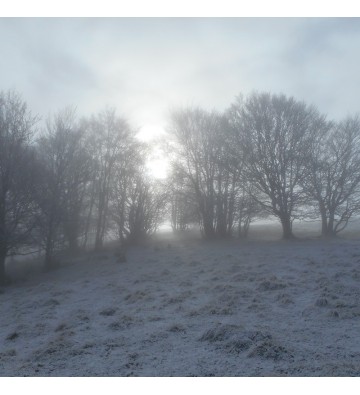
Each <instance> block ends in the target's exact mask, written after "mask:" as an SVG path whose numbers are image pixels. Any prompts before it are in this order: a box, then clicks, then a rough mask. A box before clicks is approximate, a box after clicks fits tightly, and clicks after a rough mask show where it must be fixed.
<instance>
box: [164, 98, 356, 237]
mask: <svg viewBox="0 0 360 395" xmlns="http://www.w3.org/2000/svg"><path fill="white" fill-rule="evenodd" d="M169 132H170V133H169V139H170V142H169V144H168V150H169V153H170V156H171V160H172V169H173V171H172V175H171V177H172V194H171V221H172V226H173V229H174V230H180V229H185V228H186V227H187V226H188V225H189V224H191V223H193V222H194V221H195V222H198V223H199V224H200V227H201V231H202V233H203V235H204V237H206V238H213V237H226V236H230V235H232V234H234V233H237V234H238V235H239V236H240V237H244V236H245V237H246V235H247V233H248V230H249V225H250V223H251V221H252V220H253V219H254V218H256V217H264V216H267V215H272V216H275V217H276V218H277V219H278V220H279V221H280V223H281V225H282V230H283V238H285V239H291V238H293V237H294V234H293V230H292V225H293V221H294V220H295V219H300V220H301V219H305V218H313V219H315V218H320V219H321V224H322V235H323V236H324V237H333V236H335V235H337V234H338V233H339V232H340V231H341V230H343V229H344V228H345V227H346V225H347V224H348V222H349V220H350V218H351V217H352V216H354V215H356V214H358V213H359V209H360V119H359V117H358V116H357V115H356V116H349V117H347V118H345V119H344V120H341V121H338V122H335V121H329V120H327V119H326V117H325V116H324V115H322V114H321V113H320V112H319V111H318V110H317V109H316V108H315V107H314V106H309V105H307V104H306V103H304V102H302V101H297V100H295V99H294V98H292V97H290V98H289V97H286V96H285V95H283V94H279V95H276V94H270V93H256V92H255V93H253V94H251V95H249V96H248V97H247V98H244V97H243V96H239V97H237V99H236V100H235V102H234V103H233V104H232V105H231V106H230V107H229V109H227V110H226V111H224V112H223V113H219V112H217V111H215V110H214V111H206V110H204V109H202V108H199V107H197V108H195V107H192V108H183V109H178V110H176V111H174V112H173V113H172V118H171V125H170V129H169Z"/></svg>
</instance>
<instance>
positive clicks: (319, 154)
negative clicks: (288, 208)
mask: <svg viewBox="0 0 360 395" xmlns="http://www.w3.org/2000/svg"><path fill="white" fill-rule="evenodd" d="M307 170H308V173H307V177H306V178H305V180H304V182H303V186H304V189H305V191H306V192H307V193H308V195H309V197H310V198H312V199H313V200H315V201H316V202H317V204H318V208H319V212H320V216H321V221H322V235H323V236H324V237H333V236H335V235H336V234H338V233H339V232H340V231H342V230H343V229H344V228H345V227H346V226H347V224H348V221H349V220H350V218H351V217H352V216H353V215H354V214H357V213H359V212H360V119H359V117H358V116H356V117H349V118H347V119H345V120H343V121H341V122H339V123H333V124H330V123H329V127H328V128H327V129H324V130H323V131H322V133H317V134H314V136H313V139H312V146H311V150H310V151H309V155H308V156H307Z"/></svg>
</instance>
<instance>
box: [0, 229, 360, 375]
mask: <svg viewBox="0 0 360 395" xmlns="http://www.w3.org/2000/svg"><path fill="white" fill-rule="evenodd" d="M269 227H271V225H269ZM254 229H256V228H254ZM254 229H253V231H252V232H253V236H252V238H251V239H250V240H249V241H246V242H239V241H237V240H232V241H217V242H204V241H201V240H200V239H199V238H198V237H196V235H194V234H191V233H190V234H189V235H187V236H185V237H183V238H179V239H175V238H173V237H172V236H171V234H166V233H164V234H163V235H162V236H159V237H158V239H157V240H155V241H153V242H152V243H150V244H149V245H147V246H142V247H137V248H133V249H131V250H130V251H129V252H128V257H127V262H126V263H117V262H116V258H115V255H114V250H113V249H112V248H111V247H109V249H107V250H106V251H104V252H102V253H97V254H95V253H88V254H86V255H83V256H80V257H78V258H76V259H72V260H66V259H63V266H62V267H61V268H59V269H57V270H56V271H53V272H50V273H46V274H44V273H38V274H32V275H28V276H26V278H24V279H23V280H22V281H18V282H16V283H14V284H13V285H11V286H10V287H6V288H0V317H1V318H0V319H1V327H0V375H2V376H23V375H26V376H133V375H134V376H358V375H359V373H360V341H359V333H360V332H359V330H360V241H359V240H355V239H352V240H351V239H339V240H335V241H324V240H321V239H316V238H312V239H311V238H307V239H305V240H296V241H292V242H283V241H280V240H276V237H275V236H276V235H279V233H276V232H277V231H278V228H276V227H275V228H274V229H275V233H274V235H275V236H272V235H270V233H268V231H266V232H265V233H264V231H263V233H262V234H261V235H262V236H264V237H260V236H261V235H260V234H259V235H260V236H259V235H258V237H256V232H254ZM262 229H263V228H262ZM299 229H300V228H299ZM265 230H266V228H265ZM266 235H270V236H271V237H268V239H267V238H266V237H265V236H266Z"/></svg>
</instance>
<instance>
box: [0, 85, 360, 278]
mask: <svg viewBox="0 0 360 395" xmlns="http://www.w3.org/2000/svg"><path fill="white" fill-rule="evenodd" d="M38 124H39V118H38V117H37V116H34V115H32V113H31V111H30V110H29V109H28V107H27V104H26V102H24V101H23V99H22V98H21V96H20V95H19V94H18V93H16V92H13V91H8V92H1V93H0V282H6V273H5V261H6V258H7V257H8V256H11V255H14V254H27V253H31V252H33V251H35V250H37V251H40V252H42V253H43V256H44V267H45V268H46V269H51V268H52V267H54V265H56V252H57V251H59V250H63V249H69V250H70V251H72V252H75V251H77V250H79V249H84V248H95V249H101V248H102V246H103V244H104V242H105V241H106V240H107V238H108V236H109V234H111V235H113V236H116V238H117V239H118V240H119V246H121V248H123V247H124V246H126V245H128V244H131V243H137V242H139V241H141V240H143V239H144V238H145V237H147V236H148V235H151V234H152V233H154V232H155V231H156V230H157V228H158V226H159V224H160V223H161V222H162V221H164V220H166V219H169V220H170V221H171V225H172V227H173V229H174V231H181V230H184V229H186V228H187V227H188V226H190V225H191V224H198V225H200V230H201V232H202V234H203V236H204V237H205V238H208V239H211V238H215V237H229V236H233V235H235V234H236V235H238V236H239V237H246V235H247V234H248V231H249V226H250V223H251V222H252V221H253V220H254V219H255V218H259V217H265V216H267V215H273V216H275V217H276V218H278V220H279V221H280V223H281V225H282V229H283V237H284V238H285V239H291V238H293V237H294V235H293V231H292V224H293V221H294V220H295V219H304V218H320V219H321V223H322V235H323V236H324V237H332V236H335V235H336V234H338V233H339V232H340V231H341V230H343V229H344V228H345V227H346V225H347V224H348V222H349V220H350V218H351V217H352V216H354V215H356V214H358V212H359V209H360V190H359V189H360V144H359V143H360V142H359V139H360V120H359V117H358V116H352V117H347V118H345V119H344V120H341V121H337V122H335V121H330V120H327V118H326V117H325V116H324V115H323V114H321V113H320V112H319V111H318V110H317V109H316V108H315V107H314V106H309V105H307V104H306V103H304V102H302V101H297V100H295V99H294V98H292V97H286V96H285V95H282V94H279V95H275V94H271V93H253V94H251V95H249V96H248V97H246V98H244V97H242V96H239V97H237V98H236V100H235V101H234V103H232V104H231V105H230V106H229V108H228V109H227V110H226V111H224V112H218V111H216V110H213V111H207V110H204V109H202V108H200V107H188V108H179V109H177V110H175V111H173V112H172V113H171V116H170V120H169V127H168V133H167V135H166V139H165V140H166V144H164V145H166V153H167V157H168V160H169V161H170V164H171V172H170V174H169V176H168V179H167V180H166V181H165V182H160V181H159V180H154V179H151V178H150V177H148V175H147V172H146V160H147V157H148V152H149V147H148V146H146V145H145V144H144V143H141V142H140V141H139V140H138V139H137V138H136V137H135V135H136V133H135V131H134V130H133V129H132V128H131V126H130V125H129V123H128V122H127V120H126V119H124V118H123V117H120V116H118V115H117V114H116V111H115V110H114V109H105V110H103V111H100V112H99V113H97V114H93V115H91V116H89V117H83V118H80V119H79V118H78V117H77V116H76V112H75V110H74V109H73V108H70V107H69V108H66V109H64V110H62V111H59V112H58V113H57V114H55V115H54V116H52V117H49V118H48V119H47V122H46V126H45V127H42V128H41V129H39V130H38Z"/></svg>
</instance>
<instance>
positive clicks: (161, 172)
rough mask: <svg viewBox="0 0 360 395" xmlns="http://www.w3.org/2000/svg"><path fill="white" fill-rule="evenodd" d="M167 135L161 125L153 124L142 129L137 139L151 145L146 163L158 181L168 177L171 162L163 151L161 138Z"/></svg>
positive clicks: (150, 172)
mask: <svg viewBox="0 0 360 395" xmlns="http://www.w3.org/2000/svg"><path fill="white" fill-rule="evenodd" d="M164 134H165V131H164V128H163V126H162V125H161V124H156V123H151V124H147V125H144V126H143V127H141V128H140V131H139V133H138V134H137V135H136V137H137V138H138V139H139V140H141V141H143V142H145V143H147V144H149V145H150V147H151V153H150V156H149V159H148V161H147V163H146V167H147V169H148V172H149V174H150V175H151V176H152V177H154V178H157V179H164V178H166V177H167V175H168V171H169V161H168V158H167V157H166V155H165V153H164V151H163V150H162V149H161V138H162V135H164Z"/></svg>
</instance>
